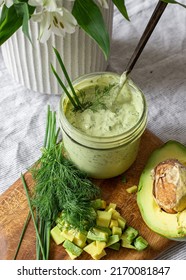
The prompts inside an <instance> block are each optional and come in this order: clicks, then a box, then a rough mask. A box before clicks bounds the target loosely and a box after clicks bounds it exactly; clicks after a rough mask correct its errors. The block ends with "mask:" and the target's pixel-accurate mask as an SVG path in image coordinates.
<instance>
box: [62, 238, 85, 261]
mask: <svg viewBox="0 0 186 280" xmlns="http://www.w3.org/2000/svg"><path fill="white" fill-rule="evenodd" d="M63 247H64V248H65V249H67V250H68V252H70V253H71V254H72V255H74V256H76V257H78V256H80V255H81V253H82V252H83V250H82V249H81V248H79V247H78V246H77V245H75V244H74V243H73V242H71V241H69V240H67V239H66V240H65V242H64V243H63Z"/></svg>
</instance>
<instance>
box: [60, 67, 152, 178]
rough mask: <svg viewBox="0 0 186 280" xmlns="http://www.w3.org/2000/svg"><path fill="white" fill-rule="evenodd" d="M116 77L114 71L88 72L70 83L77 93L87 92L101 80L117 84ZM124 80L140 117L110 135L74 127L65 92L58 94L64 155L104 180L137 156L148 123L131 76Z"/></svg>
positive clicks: (128, 164)
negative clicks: (80, 91)
mask: <svg viewBox="0 0 186 280" xmlns="http://www.w3.org/2000/svg"><path fill="white" fill-rule="evenodd" d="M119 79H120V76H119V75H118V74H116V73H111V72H99V73H91V74H87V75H84V76H82V77H79V78H78V79H76V80H75V81H74V82H73V86H74V88H75V91H76V92H78V91H79V90H82V89H83V90H84V91H85V93H86V88H87V89H88V88H89V85H91V86H92V85H100V83H102V82H103V84H107V85H108V84H110V83H112V82H113V83H114V82H117V83H118V82H119ZM127 83H128V85H127V86H128V88H129V89H130V90H131V92H132V93H131V94H132V95H131V97H130V98H131V100H134V102H136V106H137V110H138V115H139V117H138V120H137V121H136V122H135V123H133V124H132V125H129V128H127V129H125V131H124V132H122V133H117V134H115V135H111V136H109V135H107V136H100V135H96V136H95V135H89V134H87V133H85V132H84V131H81V130H80V129H78V128H76V127H75V126H73V125H72V124H71V123H70V122H69V120H68V119H67V116H66V115H67V108H68V104H69V100H68V98H67V97H66V96H65V95H64V94H63V95H62V96H61V99H60V104H59V124H60V127H61V129H62V136H63V142H64V147H65V151H66V154H67V157H68V158H69V159H70V160H71V161H72V162H73V163H74V164H75V165H76V166H77V167H78V168H79V169H81V170H83V171H85V172H86V173H87V174H88V176H89V177H92V178H97V179H105V178H111V177H115V176H118V175H120V174H122V173H123V172H125V171H126V170H127V169H128V168H129V167H130V166H131V165H132V164H133V162H134V161H135V159H136V156H137V154H138V149H139V143H140V138H141V135H142V133H143V132H144V130H145V128H146V124H147V105H146V101H145V97H144V94H143V93H142V91H141V90H140V89H139V88H138V87H137V86H136V85H135V84H134V83H133V82H132V80H131V79H127ZM72 112H73V111H72ZM103 112H104V110H103V111H102V113H103ZM102 120H104V117H102ZM98 134H99V133H98Z"/></svg>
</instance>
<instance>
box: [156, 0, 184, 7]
mask: <svg viewBox="0 0 186 280" xmlns="http://www.w3.org/2000/svg"><path fill="white" fill-rule="evenodd" d="M161 1H162V2H165V3H170V4H178V5H180V6H182V7H184V8H186V5H184V4H182V3H180V2H178V1H174V0H161Z"/></svg>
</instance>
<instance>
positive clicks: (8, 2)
mask: <svg viewBox="0 0 186 280" xmlns="http://www.w3.org/2000/svg"><path fill="white" fill-rule="evenodd" d="M3 4H5V5H6V6H7V7H8V8H9V7H10V6H12V5H13V0H0V6H1V5H3Z"/></svg>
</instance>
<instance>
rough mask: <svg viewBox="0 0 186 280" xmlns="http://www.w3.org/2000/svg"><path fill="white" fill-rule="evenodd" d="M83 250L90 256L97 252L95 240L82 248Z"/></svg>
mask: <svg viewBox="0 0 186 280" xmlns="http://www.w3.org/2000/svg"><path fill="white" fill-rule="evenodd" d="M83 250H84V251H85V252H87V253H88V254H89V255H91V256H92V255H94V254H96V253H97V246H96V241H93V242H91V243H89V244H88V245H87V246H85V247H84V248H83Z"/></svg>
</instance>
